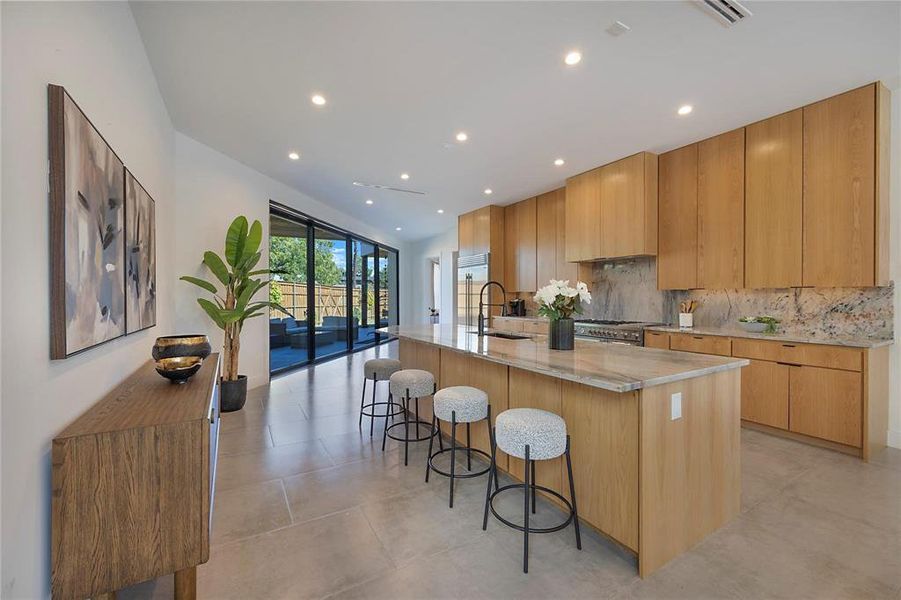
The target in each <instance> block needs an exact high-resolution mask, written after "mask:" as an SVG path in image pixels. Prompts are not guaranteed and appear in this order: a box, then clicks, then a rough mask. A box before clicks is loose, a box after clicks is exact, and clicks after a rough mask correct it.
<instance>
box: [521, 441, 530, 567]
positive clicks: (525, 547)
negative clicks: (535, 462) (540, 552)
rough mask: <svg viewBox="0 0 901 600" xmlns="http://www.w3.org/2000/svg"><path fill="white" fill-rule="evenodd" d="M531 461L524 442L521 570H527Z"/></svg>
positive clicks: (527, 447)
mask: <svg viewBox="0 0 901 600" xmlns="http://www.w3.org/2000/svg"><path fill="white" fill-rule="evenodd" d="M531 463H532V461H531V460H530V459H529V445H528V444H526V468H525V480H526V481H525V483H526V486H525V488H523V498H525V500H524V505H523V511H522V514H523V528H522V534H523V538H522V572H523V573H528V572H529V496H531V494H530V493H529V486H530V485H531V484H530V482H529V473H530V471H531V470H532V469H531Z"/></svg>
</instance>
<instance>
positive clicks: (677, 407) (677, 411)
mask: <svg viewBox="0 0 901 600" xmlns="http://www.w3.org/2000/svg"><path fill="white" fill-rule="evenodd" d="M669 404H670V417H669V418H670V421H675V420H676V419H681V418H682V392H676V393H675V394H673V395H672V396H670V403H669Z"/></svg>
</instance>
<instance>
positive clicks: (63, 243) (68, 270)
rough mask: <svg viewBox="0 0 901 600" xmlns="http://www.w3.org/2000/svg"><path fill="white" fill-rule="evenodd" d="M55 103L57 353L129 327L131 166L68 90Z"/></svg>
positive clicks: (54, 89) (53, 327)
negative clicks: (127, 276)
mask: <svg viewBox="0 0 901 600" xmlns="http://www.w3.org/2000/svg"><path fill="white" fill-rule="evenodd" d="M48 100H49V109H50V111H49V112H50V122H49V134H50V136H49V137H50V139H49V142H50V357H51V358H54V359H58V358H66V357H68V356H72V355H73V354H76V353H78V352H81V351H83V350H87V349H88V348H92V347H94V346H97V345H99V344H102V343H104V342H108V341H110V340H113V339H115V338H118V337H120V336H122V335H125V333H126V313H125V275H124V273H125V265H126V260H125V240H124V237H123V236H124V228H125V202H124V194H125V167H124V165H123V164H122V161H121V160H119V157H118V156H116V153H115V152H113V150H112V148H110V146H109V144H107V143H106V140H104V139H103V136H101V135H100V133H99V132H98V131H97V129H96V128H95V127H94V126H93V125H92V124H91V122H90V120H88V118H87V117H86V116H85V114H84V113H83V112H82V111H81V109H80V108H79V107H78V105H77V104H75V102H74V101H73V100H72V98H71V97H70V96H69V94H68V93H66V90H65V89H63V88H62V87H60V86H56V85H51V86H49V87H48Z"/></svg>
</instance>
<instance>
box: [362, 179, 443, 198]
mask: <svg viewBox="0 0 901 600" xmlns="http://www.w3.org/2000/svg"><path fill="white" fill-rule="evenodd" d="M354 185H355V186H357V187H365V188H374V189H376V190H388V191H390V192H403V193H405V194H418V195H420V196H425V192H419V191H416V190H405V189H403V188H396V187H391V186H390V185H382V184H380V183H366V182H363V181H354Z"/></svg>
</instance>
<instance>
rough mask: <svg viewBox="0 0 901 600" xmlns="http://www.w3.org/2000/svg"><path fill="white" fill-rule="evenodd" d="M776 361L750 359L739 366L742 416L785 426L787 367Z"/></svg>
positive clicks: (776, 425)
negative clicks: (747, 362) (741, 367)
mask: <svg viewBox="0 0 901 600" xmlns="http://www.w3.org/2000/svg"><path fill="white" fill-rule="evenodd" d="M790 368H791V367H788V366H786V365H780V364H779V363H774V362H766V361H761V360H752V361H751V364H750V365H748V366H747V367H745V368H744V369H742V370H741V418H742V419H744V420H745V421H753V422H754V423H762V424H763V425H769V426H770V427H778V428H779V429H788V390H789V385H788V375H789V369H790Z"/></svg>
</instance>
